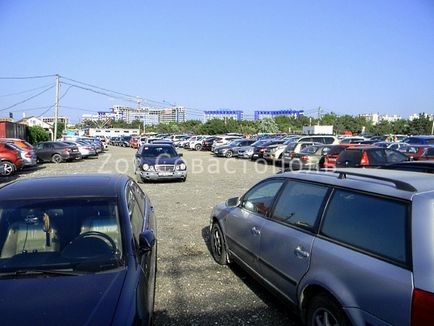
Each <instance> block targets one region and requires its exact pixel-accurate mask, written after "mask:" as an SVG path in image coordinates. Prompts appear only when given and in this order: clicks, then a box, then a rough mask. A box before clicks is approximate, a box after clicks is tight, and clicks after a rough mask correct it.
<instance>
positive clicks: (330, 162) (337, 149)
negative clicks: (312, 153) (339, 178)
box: [320, 144, 366, 169]
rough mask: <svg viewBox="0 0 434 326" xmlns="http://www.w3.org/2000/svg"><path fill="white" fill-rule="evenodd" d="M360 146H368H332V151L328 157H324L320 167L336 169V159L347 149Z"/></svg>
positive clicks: (328, 153)
mask: <svg viewBox="0 0 434 326" xmlns="http://www.w3.org/2000/svg"><path fill="white" fill-rule="evenodd" d="M358 146H366V145H359V144H339V145H332V146H330V150H329V151H328V152H327V154H326V155H324V159H323V160H321V161H320V167H322V168H326V169H332V168H334V167H336V159H337V158H338V156H339V154H340V153H341V152H343V151H344V150H345V149H347V148H353V147H358Z"/></svg>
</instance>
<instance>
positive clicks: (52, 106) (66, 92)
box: [38, 87, 71, 118]
mask: <svg viewBox="0 0 434 326" xmlns="http://www.w3.org/2000/svg"><path fill="white" fill-rule="evenodd" d="M70 89H71V87H68V88H67V89H66V91H65V93H63V95H62V96H60V97H59V101H60V100H61V99H62V98H64V97H65V96H66V94H68V92H69V90H70ZM55 105H56V104H52V105H50V106H49V107H48V108H47V109H46V110H45V111H44V112H42V113H41V114H40V115H38V118H39V117H42V116H43V115H44V114H45V113H47V112H48V111H50V110H51V109H52V108H54V106H55Z"/></svg>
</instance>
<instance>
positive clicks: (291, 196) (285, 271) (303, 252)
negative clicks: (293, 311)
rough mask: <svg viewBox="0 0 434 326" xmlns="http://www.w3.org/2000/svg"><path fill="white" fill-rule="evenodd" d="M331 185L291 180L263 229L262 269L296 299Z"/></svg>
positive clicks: (260, 264) (289, 297)
mask: <svg viewBox="0 0 434 326" xmlns="http://www.w3.org/2000/svg"><path fill="white" fill-rule="evenodd" d="M329 191H330V190H329V187H327V186H323V185H318V184H313V183H307V182H302V181H296V180H289V181H288V182H287V183H286V184H285V185H284V187H283V190H282V191H281V193H280V195H279V198H278V200H277V202H276V204H275V207H274V209H273V212H272V214H271V216H270V218H269V219H267V220H265V222H264V223H263V225H262V229H261V240H260V254H259V261H258V264H259V271H260V273H261V275H262V276H263V277H264V278H265V279H266V280H267V281H269V282H270V283H271V284H272V286H273V287H275V289H276V290H278V291H279V292H280V293H281V294H283V295H284V296H285V297H287V298H288V299H289V300H291V301H293V302H295V301H296V297H297V285H298V283H299V281H300V280H301V278H302V277H303V275H304V274H305V273H306V272H307V270H308V268H309V263H310V258H311V251H312V245H313V242H314V238H315V233H316V230H317V228H318V220H319V218H320V212H321V209H322V207H323V205H324V204H325V201H326V199H327V197H328V194H329Z"/></svg>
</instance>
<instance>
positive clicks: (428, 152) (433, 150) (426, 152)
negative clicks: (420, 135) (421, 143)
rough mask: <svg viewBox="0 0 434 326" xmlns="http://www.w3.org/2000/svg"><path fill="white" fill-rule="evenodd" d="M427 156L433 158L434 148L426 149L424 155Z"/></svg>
mask: <svg viewBox="0 0 434 326" xmlns="http://www.w3.org/2000/svg"><path fill="white" fill-rule="evenodd" d="M424 155H425V156H429V157H432V156H434V147H432V148H426V149H425V154H424Z"/></svg>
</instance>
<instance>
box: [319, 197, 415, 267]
mask: <svg viewBox="0 0 434 326" xmlns="http://www.w3.org/2000/svg"><path fill="white" fill-rule="evenodd" d="M407 220H408V216H407V205H406V204H404V203H402V202H398V201H394V200H391V199H386V198H378V197H375V196H371V195H365V194H360V193H355V192H351V191H347V190H336V191H335V193H334V194H333V197H332V199H331V200H330V203H329V204H328V208H327V211H326V214H325V217H324V221H323V225H322V230H321V233H322V234H323V235H325V236H327V237H329V238H331V239H334V240H337V241H339V242H342V243H345V244H348V245H350V246H352V247H355V248H358V249H361V250H363V251H368V252H370V253H372V254H375V255H380V256H382V257H385V258H388V259H391V260H394V261H397V262H399V263H403V264H406V263H407V262H408V257H407V237H408V230H407V225H408V223H407V222H408V221H407Z"/></svg>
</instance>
